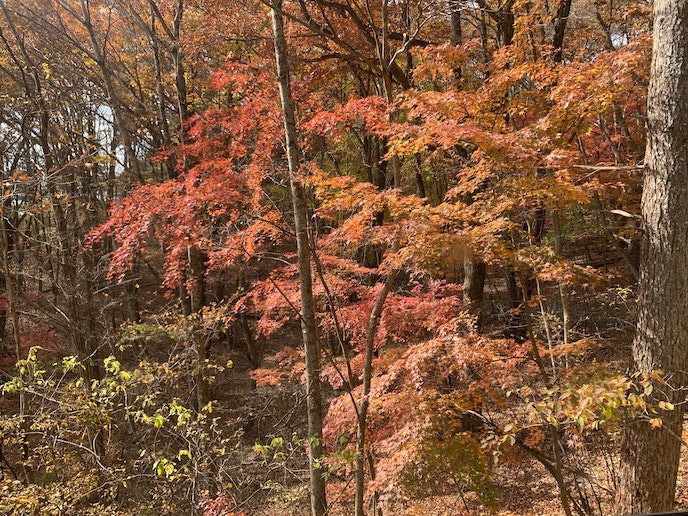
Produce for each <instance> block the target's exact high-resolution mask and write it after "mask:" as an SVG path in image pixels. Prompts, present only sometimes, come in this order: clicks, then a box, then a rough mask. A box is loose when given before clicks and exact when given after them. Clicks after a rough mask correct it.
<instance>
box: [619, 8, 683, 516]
mask: <svg viewBox="0 0 688 516" xmlns="http://www.w3.org/2000/svg"><path fill="white" fill-rule="evenodd" d="M687 84H688V1H687V0H656V2H655V4H654V46H653V62H652V71H651V81H650V89H649V93H648V144H647V152H646V156H645V166H646V175H645V185H644V190H643V199H642V213H643V223H644V229H645V234H644V242H643V250H642V257H641V277H640V283H639V303H638V325H637V335H636V337H635V340H634V343H633V351H634V358H635V362H636V368H637V369H638V370H640V371H642V372H650V371H653V370H662V371H663V372H664V374H665V375H666V378H667V381H668V383H669V385H670V386H671V387H669V386H666V385H660V386H656V387H655V393H656V394H654V397H655V399H657V400H668V401H671V402H672V403H674V405H675V406H676V409H675V410H674V411H671V412H668V411H664V412H662V413H661V416H662V419H663V426H662V428H661V429H652V428H651V427H650V425H649V424H647V423H646V422H643V421H632V422H631V423H630V424H629V425H628V426H627V428H626V429H625V432H624V435H623V440H622V455H621V479H620V486H619V491H618V493H617V499H616V510H615V511H614V512H615V514H627V513H643V512H653V511H664V510H670V509H671V508H672V507H673V504H674V495H675V487H676V475H677V471H678V462H679V452H680V447H681V443H680V441H679V438H680V436H681V431H682V426H683V411H684V409H683V405H682V404H681V403H682V402H683V401H684V399H685V393H684V392H683V391H682V390H681V389H682V388H684V387H685V386H686V384H688V381H687V380H688V378H687V376H688V375H687V373H686V371H688V318H687V317H686V315H685V313H684V312H685V307H686V306H688V141H686V135H687V134H688V87H686V85H687ZM658 391H661V392H658Z"/></svg>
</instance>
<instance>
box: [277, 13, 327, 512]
mask: <svg viewBox="0 0 688 516" xmlns="http://www.w3.org/2000/svg"><path fill="white" fill-rule="evenodd" d="M281 9H282V0H275V1H274V3H273V7H272V28H273V30H274V33H275V60H276V63H277V79H278V81H279V90H280V100H281V102H282V113H283V115H284V132H285V136H286V144H287V159H288V162H289V180H290V184H291V193H292V201H293V205H294V229H295V231H296V245H297V254H298V264H299V287H300V290H301V332H302V334H303V344H304V348H305V351H306V395H307V397H306V407H307V411H308V445H309V446H308V448H309V461H310V486H311V511H312V513H313V516H323V515H324V514H325V513H326V512H327V499H326V497H325V480H324V478H323V476H322V471H321V467H320V463H321V460H322V456H323V440H322V427H323V408H322V394H321V391H320V348H319V345H318V335H317V325H316V321H315V302H314V299H313V281H312V277H311V259H310V244H309V238H308V212H307V205H306V193H305V191H304V188H303V185H302V184H301V183H299V182H298V180H297V179H296V174H297V172H298V170H299V165H300V160H301V152H300V149H299V145H298V141H297V132H296V119H295V114H294V100H293V98H292V96H291V90H290V83H289V65H288V62H287V43H286V39H285V36H284V25H283V23H282V13H281Z"/></svg>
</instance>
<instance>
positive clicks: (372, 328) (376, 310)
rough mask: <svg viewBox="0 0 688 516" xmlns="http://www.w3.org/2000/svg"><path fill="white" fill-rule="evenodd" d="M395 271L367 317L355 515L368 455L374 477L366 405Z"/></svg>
mask: <svg viewBox="0 0 688 516" xmlns="http://www.w3.org/2000/svg"><path fill="white" fill-rule="evenodd" d="M396 276H397V271H396V270H392V271H390V272H389V274H388V276H387V279H386V280H385V284H384V285H383V286H382V290H381V291H380V294H379V295H378V297H377V301H376V303H375V306H374V307H373V311H372V312H371V313H370V318H369V319H368V328H367V332H366V347H365V363H364V365H363V392H362V393H361V401H360V404H359V407H360V408H359V410H358V430H357V434H356V494H355V497H354V514H355V515H356V516H363V514H364V513H365V511H364V510H363V495H364V487H365V460H366V457H368V464H369V466H370V474H371V479H374V476H373V475H374V473H373V471H374V470H373V466H374V464H373V460H372V458H371V456H370V455H369V454H367V453H366V446H365V443H366V425H367V419H368V406H369V404H370V399H369V396H370V383H371V380H372V377H373V352H374V351H375V335H376V334H377V329H378V326H379V325H380V316H381V315H382V309H383V308H384V306H385V300H386V299H387V296H388V295H389V292H390V291H391V290H392V285H393V284H394V280H395V279H396Z"/></svg>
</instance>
